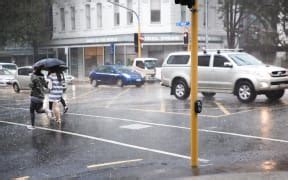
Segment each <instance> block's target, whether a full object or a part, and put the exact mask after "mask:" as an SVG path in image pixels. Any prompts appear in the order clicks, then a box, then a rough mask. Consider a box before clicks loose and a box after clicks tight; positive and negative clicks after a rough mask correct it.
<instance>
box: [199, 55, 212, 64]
mask: <svg viewBox="0 0 288 180" xmlns="http://www.w3.org/2000/svg"><path fill="white" fill-rule="evenodd" d="M209 63H210V56H198V66H209Z"/></svg>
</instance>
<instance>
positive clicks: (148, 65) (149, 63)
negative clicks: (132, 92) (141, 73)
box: [145, 60, 157, 69]
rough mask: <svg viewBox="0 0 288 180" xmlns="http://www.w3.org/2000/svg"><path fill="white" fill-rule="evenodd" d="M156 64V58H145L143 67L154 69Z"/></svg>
mask: <svg viewBox="0 0 288 180" xmlns="http://www.w3.org/2000/svg"><path fill="white" fill-rule="evenodd" d="M156 66H157V60H145V67H146V68H147V69H154V68H155V67H156Z"/></svg>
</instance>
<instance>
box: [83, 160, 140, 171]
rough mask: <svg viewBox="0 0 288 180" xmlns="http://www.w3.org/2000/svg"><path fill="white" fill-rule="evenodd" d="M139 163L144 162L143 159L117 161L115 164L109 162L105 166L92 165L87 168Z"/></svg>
mask: <svg viewBox="0 0 288 180" xmlns="http://www.w3.org/2000/svg"><path fill="white" fill-rule="evenodd" d="M138 161H143V159H132V160H127V161H115V162H109V163H103V164H92V165H89V166H87V168H88V169H92V168H100V167H105V166H113V165H118V164H127V163H132V162H138Z"/></svg>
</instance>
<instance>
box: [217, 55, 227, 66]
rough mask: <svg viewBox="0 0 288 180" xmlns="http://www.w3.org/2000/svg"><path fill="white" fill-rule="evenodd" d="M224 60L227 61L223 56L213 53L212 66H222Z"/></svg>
mask: <svg viewBox="0 0 288 180" xmlns="http://www.w3.org/2000/svg"><path fill="white" fill-rule="evenodd" d="M224 62H229V61H228V60H227V59H226V58H225V57H223V56H219V55H215V56H214V63H213V66H214V67H224Z"/></svg>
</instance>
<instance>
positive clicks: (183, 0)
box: [175, 0, 195, 9]
mask: <svg viewBox="0 0 288 180" xmlns="http://www.w3.org/2000/svg"><path fill="white" fill-rule="evenodd" d="M175 4H181V5H183V6H185V5H187V6H188V8H189V9H191V8H192V7H193V6H194V5H195V0H175Z"/></svg>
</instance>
